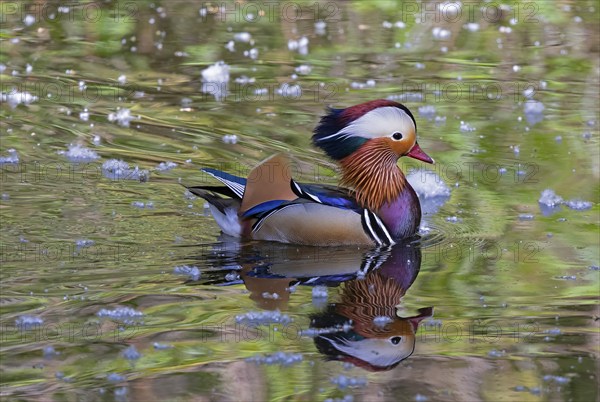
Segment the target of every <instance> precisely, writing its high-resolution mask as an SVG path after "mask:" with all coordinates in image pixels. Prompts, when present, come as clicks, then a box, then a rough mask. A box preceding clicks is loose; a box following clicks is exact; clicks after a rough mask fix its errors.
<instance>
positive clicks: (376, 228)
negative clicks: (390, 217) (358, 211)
mask: <svg viewBox="0 0 600 402" xmlns="http://www.w3.org/2000/svg"><path fill="white" fill-rule="evenodd" d="M361 221H362V225H363V229H364V230H365V232H367V234H368V235H369V236H370V237H371V238H372V239H373V241H375V243H377V245H378V246H391V245H394V244H396V242H395V241H394V239H393V238H392V236H391V235H390V232H389V231H388V229H387V228H386V227H385V224H384V223H383V222H382V221H381V219H379V217H378V216H377V215H376V214H375V213H373V212H372V211H369V210H368V209H363V212H362V215H361Z"/></svg>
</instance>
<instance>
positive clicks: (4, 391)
mask: <svg viewBox="0 0 600 402" xmlns="http://www.w3.org/2000/svg"><path fill="white" fill-rule="evenodd" d="M207 4H208V3H206V2H183V1H168V2H167V1H153V2H144V1H138V2H106V3H80V4H75V3H68V4H63V3H59V2H47V3H45V2H34V3H28V2H5V3H3V4H2V5H1V6H0V7H1V18H2V26H1V27H0V40H1V42H0V63H1V66H0V67H1V69H2V71H0V74H1V79H2V89H1V91H2V92H3V95H2V101H3V102H2V104H1V105H0V113H1V116H2V118H1V122H0V141H1V143H0V158H2V159H0V161H2V166H1V169H2V178H1V183H2V190H1V192H2V200H1V201H0V212H1V214H2V215H1V222H2V224H1V225H2V228H1V231H0V243H1V251H2V257H1V258H2V271H1V272H2V278H1V279H2V285H1V286H2V287H1V293H2V298H1V300H2V301H1V307H2V310H1V311H2V319H1V325H2V331H1V332H2V342H1V353H2V355H1V370H2V371H1V377H2V380H1V382H2V388H1V391H0V392H1V395H2V396H3V397H6V398H8V399H11V400H42V399H43V400H57V401H62V400H80V399H81V400H83V399H85V400H130V401H146V400H181V401H192V400H194V401H196V400H256V401H262V400H325V399H345V400H352V399H353V400H389V401H392V400H393V401H396V400H408V401H412V400H419V401H425V400H428V401H437V400H444V401H447V400H457V401H465V400H468V401H474V400H488V401H498V400H512V401H524V400H557V401H563V400H564V401H568V400H573V401H593V400H597V399H598V391H597V388H598V360H597V359H598V352H599V350H598V343H599V337H598V334H599V332H598V328H599V320H598V316H599V314H600V313H599V311H598V296H599V295H598V282H599V273H598V264H599V260H600V257H599V246H598V244H599V240H600V238H599V234H598V233H599V232H598V223H599V214H598V212H599V209H598V200H599V186H598V179H599V176H600V165H599V163H598V161H599V160H600V155H599V154H600V152H599V147H598V110H599V105H600V101H599V96H598V93H599V71H600V70H599V68H600V66H599V52H598V47H599V40H598V38H599V37H600V32H599V31H600V29H599V26H598V5H597V3H596V2H592V1H589V2H588V1H583V2H575V1H561V2H558V3H552V2H514V3H512V2H511V3H510V4H508V5H507V7H503V8H502V11H498V14H495V9H494V8H490V7H491V6H487V3H484V2H482V3H481V4H477V6H476V7H474V8H473V9H472V10H473V12H472V13H469V12H468V9H467V8H466V5H463V6H462V7H463V8H462V9H461V10H462V11H463V13H462V14H461V15H460V16H457V15H455V14H453V12H454V11H456V10H454V11H453V9H452V8H449V7H448V5H446V6H444V5H442V4H441V3H427V4H423V3H411V2H398V3H396V2H390V1H388V2H386V1H382V2H370V1H369V2H359V1H353V2H335V1H334V2H318V3H310V2H307V3H304V2H295V3H291V2H281V3H276V4H275V5H276V6H277V7H276V9H277V10H276V9H270V8H269V7H266V6H265V7H264V9H263V10H262V11H260V10H258V9H257V8H252V4H254V5H258V6H260V3H244V4H243V5H240V6H239V7H238V8H236V7H235V5H233V4H230V3H228V2H224V3H223V4H225V7H226V9H225V10H224V12H219V11H218V9H216V8H214V7H212V6H208V7H207ZM219 4H221V3H219ZM436 4H437V5H438V8H435V7H436ZM258 6H257V7H258ZM483 6H485V7H483ZM297 7H301V8H297ZM423 7H430V10H434V11H431V12H430V13H429V14H427V13H421V11H423ZM481 7H483V9H482V8H481ZM282 10H283V11H282ZM298 10H301V11H298ZM484 11H485V12H484ZM249 14H252V15H249ZM51 17H53V18H51ZM251 17H252V18H251ZM303 38H304V39H303ZM219 61H222V62H223V63H225V64H224V65H226V66H228V67H229V70H228V74H229V77H228V80H227V79H226V78H227V77H223V76H224V68H225V67H224V65H220V66H219V65H217V67H213V68H212V70H207V69H209V68H210V67H211V66H214V65H215V64H216V63H218V62H219ZM203 71H204V72H205V73H204V75H203V73H202V72H203ZM220 80H226V81H227V87H226V88H225V86H224V85H223V83H222V81H220ZM202 90H204V91H206V92H202ZM217 98H218V99H217ZM378 98H390V99H394V100H398V101H401V102H403V103H404V104H406V105H407V106H408V107H409V108H410V109H411V110H412V111H413V113H414V114H415V116H416V118H417V123H418V130H419V144H420V145H421V147H422V148H423V149H424V150H425V151H426V152H427V153H428V154H430V155H431V156H432V157H434V158H435V160H436V162H437V164H436V165H434V166H426V167H425V168H426V169H430V170H432V171H434V172H435V173H436V174H437V176H432V175H430V174H426V173H414V174H413V183H416V184H415V186H418V187H421V188H422V189H421V190H422V192H423V194H429V195H430V197H429V198H427V199H423V202H424V204H425V205H426V208H425V210H426V212H427V214H426V216H425V217H424V218H425V219H424V223H423V225H422V226H423V227H422V230H421V234H422V239H421V240H420V241H418V242H416V243H411V244H409V245H401V247H399V248H394V249H392V250H368V249H360V248H332V249H320V248H298V247H295V246H281V245H277V244H260V243H246V242H243V243H238V242H232V241H231V239H227V238H223V237H222V236H220V235H219V230H218V227H217V225H216V224H215V222H214V221H213V219H212V217H211V216H210V214H209V212H208V209H207V208H205V203H204V201H202V200H198V199H190V198H189V197H187V196H186V194H185V189H184V188H183V187H182V186H181V183H184V184H190V185H191V184H193V185H201V184H208V183H213V181H212V179H211V178H210V176H208V175H206V174H203V173H202V172H200V171H199V169H200V168H201V167H204V166H208V167H212V168H218V169H223V170H227V171H229V172H232V173H234V174H239V175H245V174H247V173H248V171H249V170H250V169H251V168H252V167H253V166H255V165H256V164H257V163H258V162H260V161H261V160H263V159H265V158H266V157H268V156H270V155H272V154H274V153H277V152H282V151H283V152H288V153H290V154H291V155H293V157H294V158H295V159H294V160H295V163H294V167H293V171H294V175H295V176H296V177H298V178H299V179H301V180H304V181H314V182H322V183H328V184H333V183H335V182H336V170H335V165H334V164H332V163H331V161H329V160H328V159H327V158H326V157H325V156H324V155H323V154H322V153H321V152H320V151H318V150H317V149H315V148H314V147H312V146H311V145H310V135H311V130H312V128H313V126H314V125H315V124H316V122H317V121H318V117H319V116H320V114H321V113H323V111H324V108H325V107H326V106H328V105H332V106H335V107H346V106H350V105H353V104H357V103H361V102H364V101H367V100H371V99H378ZM233 136H235V137H233ZM76 145H79V146H80V147H83V148H79V149H78V148H74V149H71V152H69V147H70V146H76ZM86 149H87V150H90V151H93V152H87V151H86ZM111 160H121V161H124V162H125V163H127V164H128V165H129V169H126V168H125V167H124V166H123V165H115V164H114V163H116V162H114V161H113V162H110V161H111ZM107 162H108V165H105V164H106V163H107ZM168 162H172V163H175V164H176V165H172V164H168V165H167V163H168ZM161 163H164V164H163V165H160V164H161ZM136 166H137V170H135V167H136ZM173 166H174V167H173ZM400 166H401V167H402V168H403V170H404V171H405V172H409V171H410V170H411V169H414V168H424V167H423V166H422V164H419V162H417V161H413V160H411V161H408V160H404V159H403V160H401V161H400ZM170 167H172V168H170ZM119 168H120V169H121V170H118V169H119ZM169 168H170V169H169ZM545 189H551V190H552V191H554V193H555V194H557V195H558V196H560V197H561V198H562V200H563V201H562V202H559V203H558V204H557V205H556V206H555V207H549V206H547V205H545V204H540V203H538V200H539V199H540V196H541V193H542V191H543V190H545ZM444 194H445V195H444ZM448 194H449V196H448ZM435 195H437V197H434V196H435ZM544 200H545V201H546V199H544ZM577 200H581V201H586V202H588V204H586V203H577V202H573V201H577ZM406 247H408V248H406ZM408 261H410V263H409V262H408ZM315 277H316V278H315ZM365 284H366V285H373V287H372V289H379V291H377V292H371V293H369V291H368V289H369V286H367V291H366V295H363V297H362V298H358V295H360V294H361V291H364V289H362V288H361V286H363V287H364V285H365ZM361 289H362V290H361ZM352 306H354V307H352ZM360 307H364V309H361V308H360ZM369 314H371V315H369ZM394 314H395V315H394ZM373 315H374V316H373ZM381 316H387V317H388V318H389V322H387V323H385V322H383V324H384V325H383V327H384V329H385V328H387V330H388V331H389V332H388V333H385V337H388V338H391V337H393V336H401V337H402V338H403V339H402V342H401V343H399V345H400V346H401V347H402V348H404V349H406V350H407V352H404V354H402V353H400V354H394V353H392V352H390V351H389V350H388V352H386V353H384V355H385V357H386V358H385V359H384V358H382V359H379V360H376V361H370V363H369V362H368V364H366V363H365V360H364V359H363V360H361V359H357V358H354V359H351V358H348V357H349V356H351V355H352V352H350V349H346V352H344V353H341V352H339V349H337V351H336V349H335V348H334V344H336V343H337V345H338V347H339V345H340V344H343V343H344V341H343V340H344V339H346V341H348V337H350V336H352V339H351V340H352V341H357V342H358V344H353V346H355V347H354V349H353V350H354V352H355V353H354V355H355V356H356V355H361V353H362V351H364V350H371V349H369V348H371V346H368V347H366V346H364V345H367V344H369V341H370V340H372V339H376V338H377V339H381V338H382V337H384V336H383V335H381V334H382V332H383V331H384V330H378V329H377V328H376V326H374V324H373V320H374V318H376V317H381ZM365 317H366V318H365ZM415 317H416V318H415ZM361 319H362V320H364V322H363V324H362V325H363V328H362V329H360V330H359V329H358V323H359V322H360V320H361ZM257 320H258V324H260V325H257ZM349 320H352V323H353V325H354V326H352V327H351V328H344V323H346V322H348V321H349ZM411 320H412V321H411ZM379 321H380V323H382V322H381V319H379ZM411 322H413V323H414V324H415V325H418V330H417V332H416V335H415V334H414V329H415V328H414V326H413V324H411ZM367 323H371V324H373V325H371V326H369V325H367ZM386 324H387V326H386ZM320 327H324V328H329V329H330V330H331V331H330V332H328V333H327V335H323V334H320V333H319V328H320ZM332 328H333V329H332ZM361 331H362V332H361ZM369 331H370V332H369ZM411 331H412V332H411ZM315 337H316V338H315ZM413 343H414V351H412V350H409V349H410V348H409V347H408V346H411V345H412V344H413ZM369 345H370V344H369ZM407 345H408V346H407ZM346 346H347V345H346ZM361 356H363V355H361ZM363 357H364V356H363Z"/></svg>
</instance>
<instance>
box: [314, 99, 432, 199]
mask: <svg viewBox="0 0 600 402" xmlns="http://www.w3.org/2000/svg"><path fill="white" fill-rule="evenodd" d="M312 140H313V143H314V144H315V145H316V146H318V147H319V148H321V149H322V150H323V151H325V153H326V154H327V155H328V156H329V157H331V158H332V159H335V160H336V161H338V162H339V163H340V165H341V167H342V179H341V182H342V184H346V185H349V186H351V187H352V188H353V189H354V191H355V193H356V196H357V199H358V201H359V202H361V203H363V204H364V205H365V206H366V207H368V208H370V209H373V210H377V209H379V208H380V207H381V205H383V204H384V203H385V202H391V201H392V200H393V199H394V198H395V197H397V196H398V194H399V193H400V192H401V191H402V190H403V188H404V186H405V183H406V182H405V180H404V175H403V174H402V172H401V171H400V169H399V168H398V166H397V162H398V159H399V158H401V157H402V156H408V157H411V158H415V159H418V160H420V161H423V162H426V163H434V161H433V159H432V158H431V157H430V156H429V155H427V154H426V153H425V152H424V151H423V150H422V149H421V147H420V146H419V144H418V142H417V123H416V121H415V118H414V116H413V115H412V113H411V112H410V110H408V108H407V107H406V106H404V105H402V104H400V103H398V102H393V101H389V100H385V99H379V100H374V101H370V102H366V103H361V104H360V105H356V106H352V107H349V108H346V109H329V111H328V113H327V114H326V115H325V116H323V117H322V118H321V120H320V122H319V124H318V125H317V127H316V128H315V130H314V133H313V137H312Z"/></svg>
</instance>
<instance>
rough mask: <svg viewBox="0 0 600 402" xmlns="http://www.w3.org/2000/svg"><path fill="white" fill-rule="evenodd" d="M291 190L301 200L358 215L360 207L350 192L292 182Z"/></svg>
mask: <svg viewBox="0 0 600 402" xmlns="http://www.w3.org/2000/svg"><path fill="white" fill-rule="evenodd" d="M292 190H294V192H295V193H296V194H297V195H298V196H299V197H301V198H305V199H309V200H312V201H313V202H318V203H319V204H324V205H330V206H332V207H336V208H343V209H351V210H353V211H356V212H358V213H360V211H362V209H363V208H362V207H361V206H360V205H358V203H357V202H356V199H355V198H354V197H353V196H352V195H351V194H350V192H349V191H348V190H346V189H344V188H339V187H334V186H327V185H318V184H304V183H296V182H294V181H292Z"/></svg>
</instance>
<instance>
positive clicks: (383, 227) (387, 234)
mask: <svg viewBox="0 0 600 402" xmlns="http://www.w3.org/2000/svg"><path fill="white" fill-rule="evenodd" d="M373 216H374V217H375V221H376V222H377V224H378V225H379V227H380V228H381V229H383V233H384V234H385V237H387V240H388V244H389V245H394V244H396V242H395V241H394V239H392V236H390V232H388V230H387V228H386V227H385V225H384V224H383V222H382V221H381V219H379V217H378V216H377V215H376V214H375V213H373Z"/></svg>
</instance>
